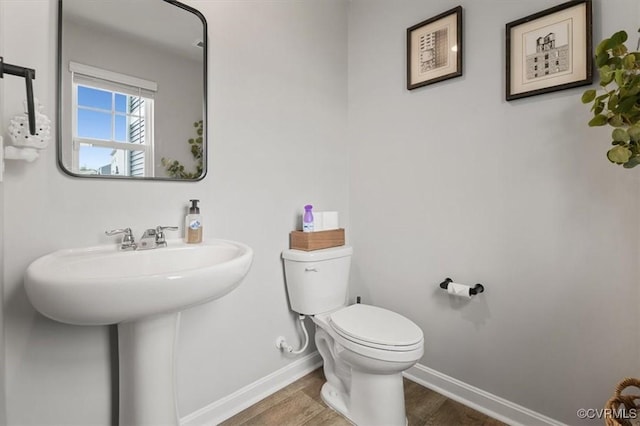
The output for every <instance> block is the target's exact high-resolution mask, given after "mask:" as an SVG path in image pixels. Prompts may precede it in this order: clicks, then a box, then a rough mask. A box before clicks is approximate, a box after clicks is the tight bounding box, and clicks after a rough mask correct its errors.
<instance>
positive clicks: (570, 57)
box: [505, 0, 593, 101]
mask: <svg viewBox="0 0 640 426" xmlns="http://www.w3.org/2000/svg"><path fill="white" fill-rule="evenodd" d="M506 31H507V32H506V38H505V39H506V55H507V58H506V59H507V60H506V65H507V70H506V81H507V87H506V94H507V101H511V100H513V99H519V98H524V97H527V96H533V95H539V94H541V93H548V92H554V91H556V90H563V89H568V88H570V87H577V86H584V85H587V84H591V82H592V81H593V72H592V62H593V61H592V34H591V0H577V1H570V2H567V3H563V4H561V5H558V6H555V7H552V8H551V9H547V10H543V11H542V12H538V13H536V14H533V15H530V16H527V17H526V18H522V19H518V20H517V21H513V22H510V23H508V24H507V28H506Z"/></svg>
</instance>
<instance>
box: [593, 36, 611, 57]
mask: <svg viewBox="0 0 640 426" xmlns="http://www.w3.org/2000/svg"><path fill="white" fill-rule="evenodd" d="M608 44H609V39H608V38H605V39H604V40H602V41H601V42H600V43H599V44H598V47H596V55H599V54H601V53H603V52H606V51H607V50H608V49H607V46H608Z"/></svg>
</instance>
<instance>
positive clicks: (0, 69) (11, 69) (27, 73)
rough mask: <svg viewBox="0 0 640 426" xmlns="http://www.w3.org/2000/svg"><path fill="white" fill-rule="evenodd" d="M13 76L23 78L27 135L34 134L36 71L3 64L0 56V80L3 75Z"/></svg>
mask: <svg viewBox="0 0 640 426" xmlns="http://www.w3.org/2000/svg"><path fill="white" fill-rule="evenodd" d="M5 73H7V74H10V75H15V76H18V77H22V78H24V81H25V84H26V89H27V114H28V115H29V133H31V134H32V135H35V134H36V111H35V106H34V102H33V80H35V78H36V70H34V69H32V68H25V67H20V66H17V65H11V64H7V63H5V62H4V59H3V58H2V56H0V78H4V74H5Z"/></svg>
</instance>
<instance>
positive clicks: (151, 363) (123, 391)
mask: <svg viewBox="0 0 640 426" xmlns="http://www.w3.org/2000/svg"><path fill="white" fill-rule="evenodd" d="M179 324H180V313H172V314H165V315H157V316H154V317H149V318H142V319H139V320H137V321H131V322H123V323H120V324H118V355H119V361H120V366H119V370H120V416H119V417H120V421H119V424H120V426H145V425H148V426H165V425H172V426H176V425H178V423H179V419H178V409H177V403H178V401H177V398H176V385H175V383H176V381H175V348H176V340H177V337H178V327H179Z"/></svg>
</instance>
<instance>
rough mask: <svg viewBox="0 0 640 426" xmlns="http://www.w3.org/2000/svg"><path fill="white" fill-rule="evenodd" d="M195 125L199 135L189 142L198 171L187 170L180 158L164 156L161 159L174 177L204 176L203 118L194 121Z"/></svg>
mask: <svg viewBox="0 0 640 426" xmlns="http://www.w3.org/2000/svg"><path fill="white" fill-rule="evenodd" d="M193 127H195V128H196V135H197V136H196V137H195V138H190V139H189V140H188V141H187V142H188V143H189V145H190V147H191V155H193V159H194V160H195V161H196V171H195V172H187V171H185V169H184V166H183V165H182V164H180V162H179V161H178V160H171V159H170V158H164V157H162V159H161V160H160V161H161V162H162V165H163V166H164V167H165V169H166V170H167V174H168V175H169V176H170V177H172V178H178V179H197V178H199V177H200V176H202V134H203V130H202V120H200V121H196V122H195V123H193Z"/></svg>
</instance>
